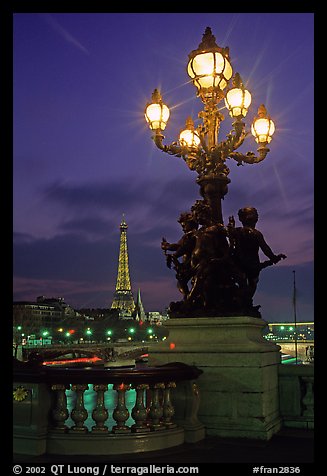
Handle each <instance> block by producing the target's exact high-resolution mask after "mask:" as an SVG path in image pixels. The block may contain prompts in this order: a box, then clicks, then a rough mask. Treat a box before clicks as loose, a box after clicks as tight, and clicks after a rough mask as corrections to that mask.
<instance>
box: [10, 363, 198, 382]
mask: <svg viewBox="0 0 327 476" xmlns="http://www.w3.org/2000/svg"><path fill="white" fill-rule="evenodd" d="M201 374H202V370H200V369H198V368H197V367H195V366H192V365H187V364H183V363H182V362H173V363H168V364H164V365H158V366H153V367H150V366H144V365H138V364H136V366H135V367H132V368H130V367H124V368H117V367H112V368H110V367H109V368H102V367H99V366H94V367H90V368H84V367H83V368H73V367H53V368H51V367H47V366H42V365H35V366H33V365H29V364H28V363H21V362H20V363H19V364H17V363H16V365H14V369H13V377H14V381H15V380H20V381H24V382H44V383H54V382H55V381H57V382H59V381H60V383H85V382H86V380H90V381H92V383H104V382H108V380H110V383H121V382H123V381H126V382H127V381H129V382H133V383H158V382H162V381H171V380H173V381H181V380H192V379H196V378H198V377H199V375H201Z"/></svg>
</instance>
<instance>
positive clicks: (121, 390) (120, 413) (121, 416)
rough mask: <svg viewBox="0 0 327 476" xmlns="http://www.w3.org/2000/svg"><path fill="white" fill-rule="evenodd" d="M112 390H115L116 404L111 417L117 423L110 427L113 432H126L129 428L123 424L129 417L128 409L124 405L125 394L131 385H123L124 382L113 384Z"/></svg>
mask: <svg viewBox="0 0 327 476" xmlns="http://www.w3.org/2000/svg"><path fill="white" fill-rule="evenodd" d="M113 388H114V390H116V391H117V395H118V398H117V406H116V408H115V409H114V411H113V414H112V417H113V419H114V420H115V421H116V423H117V425H115V426H113V427H112V431H113V433H126V432H129V431H131V429H130V428H129V427H128V426H127V425H125V422H126V420H128V417H129V411H128V409H127V407H126V402H125V395H126V391H127V390H129V389H130V388H131V387H130V385H125V384H124V383H121V384H115V385H114V386H113Z"/></svg>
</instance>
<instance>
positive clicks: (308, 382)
mask: <svg viewBox="0 0 327 476" xmlns="http://www.w3.org/2000/svg"><path fill="white" fill-rule="evenodd" d="M302 380H303V381H304V383H305V395H304V397H303V400H302V403H303V405H304V406H305V409H304V410H303V415H304V416H313V414H314V396H313V382H314V378H313V377H302Z"/></svg>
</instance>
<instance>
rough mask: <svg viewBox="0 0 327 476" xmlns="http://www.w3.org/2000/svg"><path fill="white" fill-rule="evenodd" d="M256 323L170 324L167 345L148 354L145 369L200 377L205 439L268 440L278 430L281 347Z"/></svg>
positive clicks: (172, 321) (225, 319)
mask: <svg viewBox="0 0 327 476" xmlns="http://www.w3.org/2000/svg"><path fill="white" fill-rule="evenodd" d="M266 325H267V323H266V322H265V321H264V320H262V319H260V318H255V317H249V316H233V317H209V318H206V317H201V318H174V319H169V320H168V321H167V322H166V323H165V327H166V328H167V329H168V330H169V336H168V338H167V340H165V341H163V342H161V343H159V344H156V345H154V346H151V347H150V348H149V365H151V364H156V365H158V364H166V363H169V362H183V363H185V364H189V365H195V366H197V367H198V368H200V369H201V370H202V371H203V374H202V375H201V376H200V377H199V378H198V380H197V383H198V386H199V389H200V404H199V411H198V417H199V420H200V421H201V423H203V424H204V426H205V428H206V434H207V435H215V436H220V437H231V438H253V439H260V440H269V439H270V438H271V437H272V436H273V435H274V434H275V433H276V432H278V431H279V430H280V428H281V419H280V415H279V394H278V364H279V363H280V347H279V346H278V345H276V344H274V343H271V342H268V341H267V340H266V339H265V338H264V337H263V329H264V327H265V326H266Z"/></svg>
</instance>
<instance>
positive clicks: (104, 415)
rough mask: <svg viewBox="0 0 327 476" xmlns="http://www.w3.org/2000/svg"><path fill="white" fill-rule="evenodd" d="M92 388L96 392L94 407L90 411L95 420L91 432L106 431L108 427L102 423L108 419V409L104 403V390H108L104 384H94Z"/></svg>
mask: <svg viewBox="0 0 327 476" xmlns="http://www.w3.org/2000/svg"><path fill="white" fill-rule="evenodd" d="M93 390H95V391H96V392H97V402H96V407H95V408H94V410H93V412H92V418H93V420H94V421H95V423H96V424H95V426H93V427H92V431H93V432H106V431H108V427H107V426H106V425H105V424H104V423H105V421H106V420H107V419H108V410H107V409H106V407H105V404H104V392H105V391H106V390H108V385H106V384H94V385H93Z"/></svg>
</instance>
